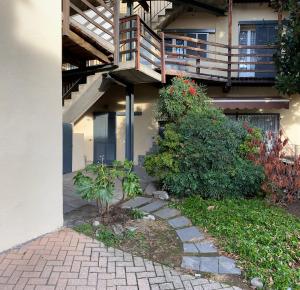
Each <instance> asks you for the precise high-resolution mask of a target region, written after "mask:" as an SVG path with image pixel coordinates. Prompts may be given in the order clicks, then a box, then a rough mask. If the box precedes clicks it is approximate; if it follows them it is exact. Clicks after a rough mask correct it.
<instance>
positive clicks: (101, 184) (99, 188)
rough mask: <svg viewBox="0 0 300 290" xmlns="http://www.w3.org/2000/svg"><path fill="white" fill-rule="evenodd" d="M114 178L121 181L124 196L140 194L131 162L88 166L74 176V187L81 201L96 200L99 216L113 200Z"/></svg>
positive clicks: (137, 179)
mask: <svg viewBox="0 0 300 290" xmlns="http://www.w3.org/2000/svg"><path fill="white" fill-rule="evenodd" d="M116 178H119V179H121V182H122V190H123V199H124V196H125V195H126V196H128V197H135V196H136V195H138V194H141V193H142V189H141V186H140V181H139V177H138V176H137V175H136V173H134V172H133V162H132V161H127V160H125V161H124V163H122V162H120V161H114V162H113V166H108V165H105V164H103V162H102V163H100V164H90V165H88V166H87V167H86V168H85V169H84V170H81V171H79V172H78V173H77V174H76V175H75V176H74V185H75V187H76V190H77V192H78V193H79V194H80V196H81V198H82V199H86V200H89V201H91V200H96V202H97V206H98V212H99V216H101V215H102V214H104V213H106V212H107V210H108V206H109V204H110V202H111V201H112V198H113V192H114V189H115V180H116Z"/></svg>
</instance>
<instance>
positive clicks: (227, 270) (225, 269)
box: [219, 256, 241, 275]
mask: <svg viewBox="0 0 300 290" xmlns="http://www.w3.org/2000/svg"><path fill="white" fill-rule="evenodd" d="M219 273H220V274H232V275H241V270H240V269H239V268H237V267H236V264H235V261H234V260H233V259H230V258H228V257H225V256H220V257H219Z"/></svg>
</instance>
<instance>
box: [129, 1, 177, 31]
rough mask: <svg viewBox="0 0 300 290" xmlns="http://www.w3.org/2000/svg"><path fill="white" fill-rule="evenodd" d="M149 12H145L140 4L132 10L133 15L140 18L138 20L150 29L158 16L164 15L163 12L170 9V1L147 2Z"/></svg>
mask: <svg viewBox="0 0 300 290" xmlns="http://www.w3.org/2000/svg"><path fill="white" fill-rule="evenodd" d="M147 3H148V6H149V11H148V12H147V11H146V10H145V9H144V8H143V7H142V6H141V5H140V4H137V5H136V6H135V7H134V8H133V13H134V14H136V15H138V16H140V18H141V19H142V20H143V21H144V22H145V23H146V24H147V25H148V26H150V27H151V28H152V29H153V28H155V27H153V23H154V22H156V21H155V20H157V17H158V15H160V14H164V13H165V12H164V11H165V10H166V9H168V8H171V7H172V2H171V1H147Z"/></svg>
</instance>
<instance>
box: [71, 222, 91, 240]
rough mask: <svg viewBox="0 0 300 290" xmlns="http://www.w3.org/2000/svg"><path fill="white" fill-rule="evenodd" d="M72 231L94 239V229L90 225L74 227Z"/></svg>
mask: <svg viewBox="0 0 300 290" xmlns="http://www.w3.org/2000/svg"><path fill="white" fill-rule="evenodd" d="M73 229H74V230H75V231H76V232H78V233H81V234H84V235H86V236H89V237H92V238H93V237H94V234H95V232H94V228H93V226H92V225H91V224H82V225H78V226H75V227H74V228H73Z"/></svg>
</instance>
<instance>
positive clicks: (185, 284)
mask: <svg viewBox="0 0 300 290" xmlns="http://www.w3.org/2000/svg"><path fill="white" fill-rule="evenodd" d="M0 289H2V290H6V289H26V290H29V289H35V290H50V289H51V290H54V289H56V290H58V289H67V290H73V289H81V290H82V289H91V290H95V289H99V290H100V289H107V290H109V289H110V290H113V289H114V290H118V289H119V290H135V289H141V290H147V289H151V290H159V289H190V290H208V289H227V290H239V289H241V288H238V287H230V286H227V285H225V284H222V283H219V282H214V281H210V280H208V279H203V278H195V277H194V276H191V275H186V274H184V273H180V272H178V271H174V270H173V269H170V268H168V267H166V266H163V265H161V264H158V263H153V262H151V261H149V260H146V259H143V258H140V257H135V256H133V255H131V254H129V253H125V252H123V251H120V250H117V249H114V248H107V247H105V246H104V245H103V244H102V243H100V242H98V241H95V240H93V239H91V238H89V237H86V236H84V235H81V234H78V233H76V232H74V231H73V230H71V229H67V228H65V229H62V230H59V231H57V232H54V233H50V234H47V235H45V236H43V237H40V238H38V239H35V240H33V241H31V242H29V243H27V244H25V245H23V246H21V247H19V248H15V249H12V250H10V251H8V252H6V253H2V254H0Z"/></svg>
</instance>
